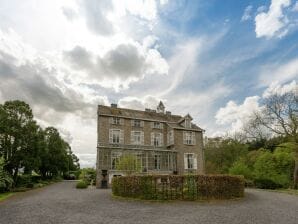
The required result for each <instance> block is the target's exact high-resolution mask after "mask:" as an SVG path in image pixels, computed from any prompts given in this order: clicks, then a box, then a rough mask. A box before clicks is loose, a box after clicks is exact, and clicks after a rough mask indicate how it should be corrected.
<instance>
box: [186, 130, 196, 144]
mask: <svg viewBox="0 0 298 224" xmlns="http://www.w3.org/2000/svg"><path fill="white" fill-rule="evenodd" d="M183 143H184V144H185V145H195V144H196V133H195V132H193V131H183Z"/></svg>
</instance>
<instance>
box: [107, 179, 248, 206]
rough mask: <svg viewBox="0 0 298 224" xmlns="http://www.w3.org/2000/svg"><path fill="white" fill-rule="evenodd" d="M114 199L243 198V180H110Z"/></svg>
mask: <svg viewBox="0 0 298 224" xmlns="http://www.w3.org/2000/svg"><path fill="white" fill-rule="evenodd" d="M112 192H113V194H114V195H116V196H121V197H132V198H141V199H149V200H209V199H230V198H239V197H243V196H244V178H243V177H242V176H232V175H185V176H182V175H181V176H180V175H162V176H157V175H148V176H121V177H114V178H113V179H112Z"/></svg>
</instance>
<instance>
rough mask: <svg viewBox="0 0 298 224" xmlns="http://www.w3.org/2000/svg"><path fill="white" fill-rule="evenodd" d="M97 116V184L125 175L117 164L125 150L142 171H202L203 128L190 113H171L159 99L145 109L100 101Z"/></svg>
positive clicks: (103, 186)
mask: <svg viewBox="0 0 298 224" xmlns="http://www.w3.org/2000/svg"><path fill="white" fill-rule="evenodd" d="M97 116H98V117H97V118H98V122H97V161H96V167H97V178H96V179H97V183H96V185H97V187H99V188H105V187H108V186H109V184H110V183H111V179H112V177H113V176H117V175H124V173H123V172H122V171H121V170H117V168H116V164H117V162H118V161H119V160H120V159H121V156H123V155H125V154H133V155H135V156H136V158H137V159H138V161H139V164H140V165H141V171H142V173H143V174H186V173H196V174H197V173H203V172H204V158H203V157H204V151H203V132H204V130H202V129H201V128H200V127H198V126H197V125H195V124H194V123H192V117H191V116H190V115H189V114H187V115H186V116H180V115H173V114H171V112H169V111H165V107H164V105H163V103H162V102H160V103H159V105H158V106H157V110H151V109H145V111H141V110H131V109H126V108H118V107H117V104H112V105H111V106H110V107H109V106H102V105H99V106H98V115H97Z"/></svg>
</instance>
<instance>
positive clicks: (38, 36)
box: [0, 0, 298, 166]
mask: <svg viewBox="0 0 298 224" xmlns="http://www.w3.org/2000/svg"><path fill="white" fill-rule="evenodd" d="M297 77H298V1H296V0H272V1H271V0H268V1H234V0H225V1H219V0H209V1H182V0H179V1H178V0H177V1H170V0H168V1H166V0H148V1H147V0H144V1H141V0H139V1H138V0H130V1H116V0H113V1H96V0H88V1H87V0H77V1H69V0H64V1H58V0H55V1H47V2H45V1H43V2H42V1H35V0H28V1H17V0H11V1H1V0H0V103H3V102H4V101H6V100H11V99H21V100H25V101H26V102H28V103H29V104H30V105H31V107H32V108H33V112H34V114H35V117H36V119H37V120H38V122H39V123H40V124H41V125H42V126H44V127H45V126H55V127H57V128H58V129H59V130H60V132H61V133H62V135H63V137H64V138H65V139H66V140H68V141H69V142H71V146H72V149H73V151H74V152H75V153H76V154H78V155H79V157H80V159H81V163H82V165H83V166H90V165H91V166H92V165H94V161H95V154H96V106H97V105H98V104H105V105H109V104H110V103H118V104H119V106H121V107H129V108H133V109H142V110H143V109H144V108H145V107H150V108H155V106H156V105H157V103H158V102H159V100H163V101H164V103H165V106H166V109H168V110H170V111H172V113H174V114H182V115H184V114H187V113H190V114H191V115H192V117H193V118H194V122H196V123H197V124H198V125H199V126H201V127H202V128H204V129H206V135H208V136H217V135H224V134H226V133H230V134H232V133H234V132H237V131H241V129H242V128H243V126H244V125H245V122H246V121H247V120H248V119H249V116H250V114H251V113H252V112H253V111H255V110H259V109H260V107H261V101H262V100H263V99H264V98H265V97H266V95H268V94H271V93H272V92H276V91H279V92H283V91H292V90H296V91H297V84H296V81H297Z"/></svg>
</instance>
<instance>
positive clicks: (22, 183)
mask: <svg viewBox="0 0 298 224" xmlns="http://www.w3.org/2000/svg"><path fill="white" fill-rule="evenodd" d="M31 184H32V175H31V174H23V175H19V176H18V178H17V182H16V187H28V188H30V186H31Z"/></svg>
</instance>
